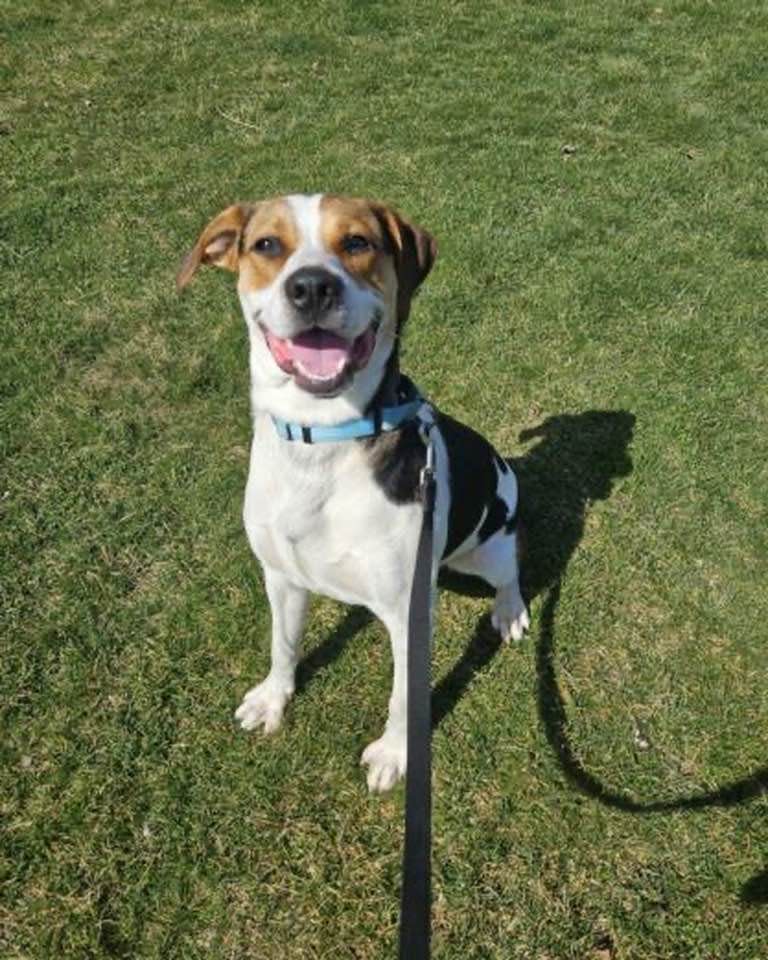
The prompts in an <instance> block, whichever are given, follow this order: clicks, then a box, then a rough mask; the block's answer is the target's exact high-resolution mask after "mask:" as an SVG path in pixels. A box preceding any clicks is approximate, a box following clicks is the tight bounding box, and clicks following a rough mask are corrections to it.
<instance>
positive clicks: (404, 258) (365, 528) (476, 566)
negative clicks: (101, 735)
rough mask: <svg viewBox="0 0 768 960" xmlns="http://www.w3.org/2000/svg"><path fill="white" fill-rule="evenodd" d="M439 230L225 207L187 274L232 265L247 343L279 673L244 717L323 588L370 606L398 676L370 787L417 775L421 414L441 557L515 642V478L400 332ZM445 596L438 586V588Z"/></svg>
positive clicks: (260, 535) (361, 209)
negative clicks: (487, 600) (418, 370)
mask: <svg viewBox="0 0 768 960" xmlns="http://www.w3.org/2000/svg"><path fill="white" fill-rule="evenodd" d="M436 254H437V247H436V244H435V241H434V239H433V238H432V237H431V236H430V235H429V234H428V233H427V232H426V231H424V230H422V229H420V228H419V227H417V226H415V225H414V224H412V223H410V222H408V221H407V220H406V219H404V218H403V217H402V216H400V214H398V213H397V212H395V211H394V210H393V209H391V208H390V207H388V206H385V205H383V204H380V203H376V202H373V201H370V200H364V199H358V198H351V197H342V196H336V195H332V194H315V195H290V196H284V197H279V198H276V199H271V200H265V201H260V202H255V203H238V204H235V205H233V206H230V207H227V208H226V209H225V210H223V211H222V212H221V213H219V214H218V215H217V216H216V217H214V218H213V220H211V221H210V223H208V225H207V226H206V227H205V228H204V229H203V231H202V233H201V234H200V236H199V238H198V240H197V242H196V243H195V245H194V246H193V247H192V249H191V251H190V252H189V253H188V254H187V256H186V257H185V258H184V260H183V262H182V264H181V267H180V269H179V272H178V275H177V287H178V289H179V290H180V291H181V290H182V289H183V288H184V287H186V286H187V284H188V283H189V282H190V281H191V280H192V278H193V276H194V275H195V273H196V271H197V270H198V268H199V267H200V266H201V265H203V264H211V265H214V266H217V267H222V268H224V269H226V270H229V271H232V272H233V273H235V274H237V290H238V294H239V297H240V304H241V307H242V311H243V314H244V316H245V322H246V324H247V327H248V335H249V346H250V399H251V406H252V414H253V441H252V445H251V454H250V466H249V472H248V480H247V485H246V491H245V503H244V509H243V518H244V524H245V529H246V533H247V536H248V540H249V542H250V545H251V548H252V549H253V552H254V553H255V554H256V556H257V558H258V559H259V561H260V563H261V566H262V568H263V571H264V583H265V587H266V593H267V597H268V599H269V604H270V609H271V617H272V640H271V667H270V670H269V673H268V674H267V676H266V678H265V679H264V680H263V681H262V682H261V683H259V684H258V685H257V686H255V687H253V688H252V689H250V690H248V692H247V693H246V694H245V697H244V698H243V701H242V703H241V705H240V707H239V708H238V709H237V711H236V714H235V716H236V718H237V719H238V720H239V722H240V724H241V725H242V727H243V728H244V729H246V730H252V729H255V728H259V727H260V728H262V729H263V731H264V732H265V733H272V732H273V731H275V730H277V729H278V727H279V726H280V724H281V722H282V719H283V714H284V711H285V708H286V704H287V703H288V701H289V699H290V698H291V695H292V694H293V692H294V689H295V673H296V667H297V664H298V660H299V655H300V647H301V636H302V630H303V627H304V623H305V618H306V614H307V606H308V600H309V596H310V594H311V593H320V594H324V595H326V596H329V597H333V598H334V599H336V600H340V601H342V602H344V603H348V604H356V605H362V606H365V607H367V608H368V609H369V610H370V611H371V612H372V613H373V614H374V615H375V616H376V617H378V618H379V619H380V620H381V621H382V622H383V624H384V625H385V627H386V628H387V630H388V632H389V637H390V641H391V646H392V656H393V662H394V664H393V665H394V679H393V685H392V692H391V696H390V700H389V713H388V717H387V721H386V725H385V728H384V731H383V734H382V736H381V737H379V739H377V740H375V741H374V742H373V743H371V744H370V745H369V746H368V747H367V748H366V749H365V750H364V752H363V754H362V759H361V763H362V764H363V765H364V766H366V767H367V782H368V787H369V789H370V790H371V791H374V792H377V791H385V790H389V789H390V788H391V787H393V786H394V784H395V783H397V781H398V780H399V779H400V778H401V777H402V776H403V775H404V773H405V770H406V762H407V757H406V752H407V751H406V707H407V702H406V700H407V696H406V673H407V663H406V661H407V641H408V637H407V627H408V606H409V596H410V587H411V580H412V577H413V572H414V564H415V556H416V545H417V541H418V537H419V532H420V527H421V516H422V510H421V505H420V501H419V477H420V472H421V469H422V467H423V466H424V463H425V457H426V452H425V441H424V424H425V423H427V422H428V423H429V425H430V428H431V441H430V442H432V443H433V445H434V446H433V449H434V456H435V470H436V481H437V495H436V502H435V515H434V517H435V519H434V544H435V557H436V559H437V560H439V562H440V563H441V564H444V565H445V566H447V567H448V568H450V569H452V570H455V571H458V572H459V573H464V574H471V575H474V576H478V577H481V578H483V579H484V580H486V581H487V582H488V583H489V584H490V585H491V586H492V587H493V588H494V589H495V591H496V598H495V602H494V608H493V616H492V622H493V625H494V627H495V628H496V629H497V630H498V631H499V632H500V633H501V635H502V637H503V639H504V640H510V639H515V640H519V639H520V638H521V637H522V635H523V633H524V631H525V630H526V629H527V628H528V625H529V618H528V612H527V609H526V606H525V603H524V601H523V598H522V595H521V592H520V586H519V575H518V536H517V534H518V531H517V506H518V504H517V501H518V488H517V480H516V478H515V475H514V472H513V471H512V469H511V468H510V467H509V466H508V464H507V463H506V462H505V461H504V460H503V459H502V457H501V456H499V454H498V453H497V452H496V451H495V450H494V449H493V447H492V446H491V445H490V444H489V443H488V442H487V441H486V440H485V439H483V437H481V436H480V435H479V434H477V433H475V432H474V431H473V430H471V429H470V428H469V427H466V426H464V425H463V424H460V423H458V422H457V421H455V420H453V419H451V418H450V417H448V416H446V415H445V414H442V413H440V412H438V411H437V410H436V409H435V408H433V407H432V406H431V405H429V404H427V403H426V402H425V401H423V400H422V399H421V398H420V396H419V395H418V393H417V392H416V391H415V388H414V387H413V385H412V384H411V383H410V381H408V380H407V378H405V377H404V376H403V375H402V374H401V372H400V364H399V343H400V338H401V336H402V333H403V328H404V325H405V323H406V320H407V319H408V315H409V312H410V308H411V302H412V299H413V297H414V294H415V293H416V291H417V290H418V288H419V286H420V285H421V283H422V282H423V281H424V279H425V278H426V276H427V274H428V273H429V272H430V270H431V268H432V265H433V263H434V260H435V257H436ZM433 597H434V584H433Z"/></svg>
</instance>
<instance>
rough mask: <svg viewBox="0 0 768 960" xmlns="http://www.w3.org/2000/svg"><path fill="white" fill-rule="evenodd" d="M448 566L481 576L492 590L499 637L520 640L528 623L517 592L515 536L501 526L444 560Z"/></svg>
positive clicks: (492, 618)
mask: <svg viewBox="0 0 768 960" xmlns="http://www.w3.org/2000/svg"><path fill="white" fill-rule="evenodd" d="M446 566H448V567H449V568H450V569H451V570H456V571H458V572H459V573H469V574H472V575H473V576H476V577H482V578H483V580H485V581H486V582H487V583H489V584H490V585H491V586H492V587H494V588H495V590H496V600H495V602H494V605H493V615H492V617H491V621H492V623H493V625H494V627H495V628H496V629H497V630H498V631H499V633H500V634H501V638H502V640H505V641H509V640H521V639H522V636H523V634H524V633H525V631H526V630H527V629H528V627H529V626H530V620H529V617H528V611H527V609H526V607H525V601H524V600H523V596H522V594H521V592H520V576H519V557H518V538H517V533H516V531H515V530H510V531H508V530H507V529H506V528H505V527H502V529H501V530H498V531H497V532H496V533H494V534H493V536H491V537H489V538H488V539H487V540H486V541H485V542H484V543H481V544H479V545H478V546H476V547H474V548H473V549H472V550H469V551H467V553H463V554H461V555H460V556H457V557H452V558H451V559H450V561H448V563H447V564H446Z"/></svg>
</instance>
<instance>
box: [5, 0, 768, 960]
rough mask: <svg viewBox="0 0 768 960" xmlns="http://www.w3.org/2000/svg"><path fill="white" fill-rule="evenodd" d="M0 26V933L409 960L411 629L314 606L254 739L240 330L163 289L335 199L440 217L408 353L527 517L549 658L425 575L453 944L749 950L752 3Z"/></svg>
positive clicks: (25, 16)
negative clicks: (431, 608)
mask: <svg viewBox="0 0 768 960" xmlns="http://www.w3.org/2000/svg"><path fill="white" fill-rule="evenodd" d="M0 11H1V12H0V30H1V31H2V41H3V43H2V49H3V61H2V103H1V106H0V155H1V156H2V170H3V181H4V183H3V186H4V198H3V218H2V233H0V258H1V259H0V263H1V264H2V280H1V282H0V301H1V303H2V324H1V325H0V337H1V338H2V339H1V340H0V348H1V349H2V353H1V354H0V397H1V398H2V405H1V407H0V416H1V417H2V422H1V423H0V449H1V450H2V461H1V463H2V465H1V467H0V511H1V513H0V524H1V526H0V537H1V538H2V539H1V540H0V589H2V613H1V616H2V622H1V623H0V630H1V632H2V658H1V659H0V664H1V666H0V676H1V677H2V688H1V689H0V703H1V705H2V726H1V727H0V751H2V754H1V756H2V764H1V765H0V810H1V811H2V821H3V826H2V830H3V832H2V847H1V848H0V857H1V859H0V954H2V955H3V956H4V957H9V958H14V960H21V958H35V960H37V958H60V957H67V958H70V957H71V958H120V957H124V958H134V957H137V958H138V957H140V958H163V960H169V958H183V960H194V958H197V957H200V958H202V957H206V958H209V957H213V958H217V960H218V958H222V960H223V958H232V960H242V958H254V960H263V958H266V957H280V958H328V957H350V958H352V957H356V958H385V957H391V956H394V955H395V942H396V923H397V906H398V891H399V867H400V855H401V840H402V831H401V824H402V803H403V797H402V790H400V789H399V790H397V791H395V792H394V793H393V794H392V795H391V796H387V797H385V798H383V799H381V798H373V797H369V796H368V795H367V793H366V792H365V789H364V780H363V777H362V774H361V771H360V770H359V768H358V766H357V760H358V757H359V754H360V752H361V750H362V748H363V746H364V745H365V744H366V743H367V742H368V741H369V740H370V739H372V738H373V737H374V736H376V735H378V731H379V729H380V726H381V723H382V721H383V716H384V711H385V709H386V701H387V696H388V682H389V669H390V667H389V657H388V652H387V644H386V642H385V637H384V635H383V630H382V628H380V627H379V626H378V625H377V624H375V623H372V622H367V621H366V620H365V618H363V617H361V616H360V615H359V612H358V613H356V612H354V611H353V612H352V613H351V614H350V613H349V612H346V611H344V610H343V609H342V608H340V607H337V606H336V605H334V604H332V603H331V602H329V601H327V600H318V601H317V603H316V606H315V608H314V615H313V617H312V619H311V625H310V628H309V633H308V637H307V650H308V654H309V657H310V665H309V667H308V668H307V669H306V670H305V678H306V682H305V684H304V687H303V689H302V691H301V693H300V695H299V696H298V697H297V698H296V700H295V702H294V703H293V704H292V706H291V709H290V713H289V716H288V720H287V724H286V726H285V728H284V730H283V731H282V732H281V733H280V734H279V735H277V736H276V737H275V738H274V739H272V740H270V741H268V742H264V741H262V740H261V739H260V738H259V737H255V736H249V735H245V734H244V733H242V732H240V731H239V730H238V729H236V728H235V726H234V724H233V722H232V712H233V710H234V708H235V707H236V705H237V703H238V702H239V697H240V696H241V695H242V693H243V692H244V690H245V689H246V688H247V687H248V686H250V685H251V684H252V682H253V681H254V680H255V679H257V678H258V677H259V676H260V675H262V674H263V673H264V671H265V669H266V666H267V660H268V647H267V641H266V636H267V631H268V612H267V610H266V607H265V599H264V594H263V589H262V585H261V580H260V575H259V572H258V568H257V565H256V563H255V561H254V560H253V558H252V557H251V556H250V555H249V551H248V548H247V544H246V541H245V537H244V534H243V532H242V530H241V521H240V508H241V499H242V491H243V485H244V481H245V473H246V462H247V461H246V457H247V448H248V440H249V419H248V404H247V396H246V391H247V369H246V355H245V331H244V325H243V324H242V321H241V319H240V317H239V315H238V306H237V303H236V297H235V294H234V290H233V285H232V283H231V280H230V278H229V277H226V276H224V275H222V274H219V273H214V272H209V273H207V274H206V275H204V276H201V277H200V278H199V281H198V282H197V283H196V284H195V286H194V287H193V288H192V290H191V291H190V293H189V295H188V296H186V297H185V298H183V299H182V300H179V299H177V298H176V295H175V292H174V287H173V278H174V272H175V268H176V266H177V264H178V262H179V260H180V258H181V256H182V255H183V253H184V252H185V251H186V249H187V248H188V247H189V246H190V245H191V243H192V241H193V240H194V238H195V237H196V235H197V231H198V230H199V228H200V227H201V225H202V224H203V223H204V222H205V221H206V219H207V218H208V217H209V216H211V215H212V214H213V213H215V212H216V211H217V210H218V209H220V208H221V207H222V206H224V205H225V204H227V203H229V202H231V201H233V200H236V199H252V198H258V197H261V196H267V195H271V194H274V193H283V192H286V191H290V190H306V191H311V190H317V189H333V190H335V191H340V192H352V193H356V194H368V195H373V196H376V197H379V198H382V199H386V200H389V201H391V202H393V203H394V204H396V205H398V206H399V207H401V208H402V209H403V210H404V211H405V212H406V213H408V214H409V215H411V216H412V217H413V218H414V219H415V220H417V221H418V222H421V223H423V224H424V225H425V226H427V227H429V228H430V229H431V230H433V231H434V233H435V234H436V236H437V238H438V241H439V243H440V248H441V255H440V258H439V261H438V264H437V266H436V268H435V271H434V273H433V275H432V276H431V277H430V279H429V281H428V282H427V284H426V286H425V289H424V291H423V294H422V295H421V296H420V298H419V300H418V302H417V304H416V307H415V312H414V315H413V316H412V318H411V322H410V326H409V330H408V334H407V337H406V342H405V354H404V364H405V366H406V368H407V369H408V371H409V372H410V373H411V374H412V375H413V376H414V377H415V379H416V380H417V381H418V382H419V383H420V384H421V385H422V386H423V387H424V388H425V389H426V390H427V391H428V392H429V393H430V395H431V396H432V397H433V398H434V399H435V401H436V402H438V403H439V404H440V405H441V406H442V407H443V408H444V409H445V410H447V411H448V412H451V413H453V414H454V415H456V416H459V417H461V418H463V419H465V420H467V421H469V422H471V423H473V424H474V425H476V426H477V427H479V428H481V429H482V430H483V431H484V432H485V433H486V434H487V435H488V436H489V437H491V438H492V439H493V440H494V442H495V443H496V444H497V446H498V447H499V449H500V450H502V451H503V452H504V453H505V454H508V455H510V456H514V457H517V458H519V464H520V471H521V476H522V478H523V482H524V485H525V491H526V496H527V501H528V507H527V513H528V514H529V526H530V527H531V561H530V565H529V571H528V578H529V584H530V586H531V588H532V589H535V590H536V591H537V596H536V598H535V599H534V601H533V604H532V613H533V626H532V631H531V633H530V635H529V637H528V639H527V640H526V641H525V642H524V643H523V644H522V646H520V647H517V648H510V649H502V650H497V649H496V643H495V641H494V638H493V635H492V634H491V633H490V632H489V629H488V626H487V621H486V620H485V619H484V615H485V613H486V612H487V610H488V601H487V600H486V599H483V598H475V597H467V596H464V595H461V594H458V593H452V592H446V593H444V594H443V597H442V602H441V609H440V616H439V621H438V626H437V639H436V649H435V656H434V664H435V667H434V670H435V683H436V685H437V686H438V694H437V703H438V713H439V714H440V716H441V722H440V724H439V726H438V727H437V730H436V733H435V737H434V766H435V774H434V782H435V801H434V817H435V828H434V836H435V840H434V846H435V852H434V854H435V855H434V872H435V908H434V955H435V957H436V958H438V957H439V958H446V960H448V958H451V960H454V958H455V960H480V958H502V960H506V958H520V960H570V958H574V960H608V958H615V960H635V958H637V960H652V958H664V960H681V958H685V960H689V958H691V960H693V958H696V960H698V958H701V960H705V958H706V960H726V958H728V960H758V958H761V957H764V956H765V953H766V937H767V936H768V820H767V819H766V814H768V800H767V799H766V796H765V788H766V785H767V784H768V771H767V770H766V762H767V761H766V750H765V746H766V737H765V731H766V728H767V727H768V695H767V694H766V683H765V665H766V641H767V640H768V626H767V625H768V602H767V601H766V590H765V584H766V582H767V581H768V559H767V558H768V549H767V548H768V542H767V541H768V537H767V535H766V519H767V517H766V514H767V510H766V508H767V506H768V493H767V491H768V469H767V468H766V463H768V390H766V386H765V385H766V382H768V332H767V331H768V326H767V324H766V317H765V304H766V298H767V296H768V273H767V271H766V267H767V266H768V217H767V216H766V214H767V213H768V200H767V199H766V198H767V197H768V173H767V172H766V171H767V170H768V167H766V163H765V157H766V150H767V148H768V127H766V122H765V76H766V69H767V68H768V54H767V53H766V51H768V11H766V9H765V7H764V5H762V4H758V3H749V2H747V0H733V2H731V3H729V4H724V3H719V4H716V3H705V2H692V0H669V2H664V0H652V2H639V0H637V2H636V0H631V2H618V0H606V2H581V3H564V2H554V0H553V2H505V3H500V2H490V3H486V4H482V5H481V4H469V3H463V2H451V3H448V2H445V3H436V2H431V0H425V2H422V3H419V4H408V3H405V2H404V0H395V2H391V3H388V4H373V3H368V2H359V0H358V2H351V0H350V2H346V3H344V2H333V3H330V2H320V3H309V2H301V3H295V4H293V5H285V4H276V3H260V4H255V3H245V2H234V0H230V2H220V3H213V2H202V0H200V2H192V3H189V4H185V5H183V7H182V6H176V7H174V6H171V5H168V4H161V3H159V2H157V0H145V2H136V3H131V4H115V3H102V4H95V3H79V4H66V3H59V4H53V3H50V2H48V0H43V2H39V3H36V4H34V5H31V4H26V3H21V2H20V0H4V2H3V3H2V5H1V6H0ZM566 145H568V146H569V147H572V148H574V149H572V150H567V151H565V152H564V151H563V149H562V148H563V147H564V146H566ZM596 411H604V413H603V414H602V415H601V414H599V413H596ZM542 425H544V426H543V427H542ZM537 427H541V429H540V430H539V432H538V433H537V434H535V435H532V434H523V432H524V431H531V430H535V428H537ZM521 434H523V439H521ZM525 437H527V439H525ZM331 661H332V662H331Z"/></svg>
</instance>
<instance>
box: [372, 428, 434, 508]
mask: <svg viewBox="0 0 768 960" xmlns="http://www.w3.org/2000/svg"><path fill="white" fill-rule="evenodd" d="M362 442H363V443H364V444H365V445H366V446H367V448H368V453H369V456H370V458H371V466H372V467H373V477H374V479H375V481H376V483H378V485H379V486H380V487H381V489H382V490H383V491H384V494H385V496H386V497H387V499H389V500H391V501H392V502H393V503H414V502H416V501H417V500H418V499H419V475H420V473H421V468H422V467H423V466H424V464H425V462H426V459H427V452H426V448H425V447H424V441H423V440H422V439H421V437H420V436H419V430H418V426H417V424H416V421H413V422H412V423H406V424H404V425H403V426H402V427H401V428H400V429H399V430H393V431H392V432H391V433H381V434H379V436H377V437H371V439H370V440H363V441H362Z"/></svg>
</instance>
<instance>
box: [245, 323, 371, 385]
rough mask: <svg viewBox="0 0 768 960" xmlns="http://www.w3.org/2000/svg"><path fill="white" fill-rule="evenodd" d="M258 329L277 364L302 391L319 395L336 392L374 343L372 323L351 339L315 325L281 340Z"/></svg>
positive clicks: (359, 366)
mask: <svg viewBox="0 0 768 960" xmlns="http://www.w3.org/2000/svg"><path fill="white" fill-rule="evenodd" d="M262 329H263V330H264V337H265V339H266V341H267V346H268V347H269V349H270V352H271V354H272V356H273V358H274V361H275V363H276V364H277V365H278V367H280V369H281V370H282V371H283V372H284V373H289V374H291V376H293V378H294V380H295V381H296V384H297V386H299V387H301V388H302V389H303V390H308V391H309V392H310V393H318V394H323V395H331V394H335V393H337V392H338V391H339V389H340V388H341V387H342V386H343V384H344V383H345V382H346V381H347V379H348V377H350V376H351V375H352V374H353V373H354V372H355V371H356V370H362V368H363V367H364V366H365V365H366V364H367V363H368V361H369V360H370V359H371V354H372V353H373V348H374V346H375V345H376V332H375V330H374V326H373V325H371V326H369V327H368V328H367V329H366V330H364V331H363V333H361V334H360V336H359V337H357V338H356V339H354V340H345V339H344V337H340V336H339V335H338V334H337V333H331V332H330V331H329V330H321V329H320V328H319V327H315V328H314V329H312V330H306V331H305V332H304V333H300V334H299V335H298V336H296V337H286V338H285V339H282V338H280V337H277V336H275V334H274V333H272V332H271V331H269V330H267V329H266V328H262Z"/></svg>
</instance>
